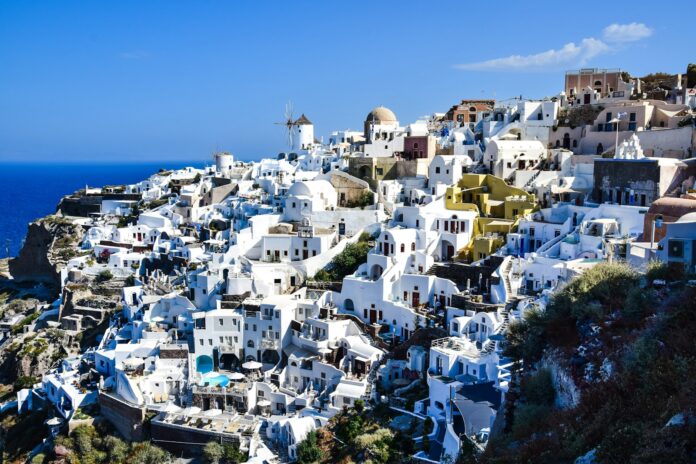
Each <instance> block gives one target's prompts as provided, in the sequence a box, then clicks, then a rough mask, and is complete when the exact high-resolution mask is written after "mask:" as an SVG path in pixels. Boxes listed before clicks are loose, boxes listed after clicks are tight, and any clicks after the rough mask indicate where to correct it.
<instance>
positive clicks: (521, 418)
mask: <svg viewBox="0 0 696 464" xmlns="http://www.w3.org/2000/svg"><path fill="white" fill-rule="evenodd" d="M550 413H551V407H550V406H549V405H546V404H522V405H520V406H518V407H517V408H516V409H515V419H514V421H513V424H512V435H513V436H514V437H515V438H516V439H520V438H523V437H526V436H529V435H531V434H532V433H534V432H536V431H537V430H538V429H539V428H541V426H542V422H544V421H545V420H546V418H547V417H548V416H549V414H550Z"/></svg>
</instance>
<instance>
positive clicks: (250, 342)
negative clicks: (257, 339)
mask: <svg viewBox="0 0 696 464" xmlns="http://www.w3.org/2000/svg"><path fill="white" fill-rule="evenodd" d="M247 347H249V348H253V347H254V340H249V341H248V342H247Z"/></svg>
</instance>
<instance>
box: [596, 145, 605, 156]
mask: <svg viewBox="0 0 696 464" xmlns="http://www.w3.org/2000/svg"><path fill="white" fill-rule="evenodd" d="M602 153H604V145H602V144H601V143H598V144H597V154H598V155H601V154H602Z"/></svg>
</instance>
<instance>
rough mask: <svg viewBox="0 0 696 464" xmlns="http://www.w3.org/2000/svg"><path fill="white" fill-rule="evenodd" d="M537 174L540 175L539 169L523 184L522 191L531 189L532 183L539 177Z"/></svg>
mask: <svg viewBox="0 0 696 464" xmlns="http://www.w3.org/2000/svg"><path fill="white" fill-rule="evenodd" d="M539 174H541V169H539V170H537V172H535V173H534V175H533V176H532V177H530V178H529V180H528V181H527V182H525V184H524V186H523V187H522V189H524V190H527V189H528V188H529V187H531V186H532V183H534V181H535V180H536V179H537V177H539Z"/></svg>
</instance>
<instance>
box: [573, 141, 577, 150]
mask: <svg viewBox="0 0 696 464" xmlns="http://www.w3.org/2000/svg"><path fill="white" fill-rule="evenodd" d="M573 148H578V141H577V140H576V139H573Z"/></svg>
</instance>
